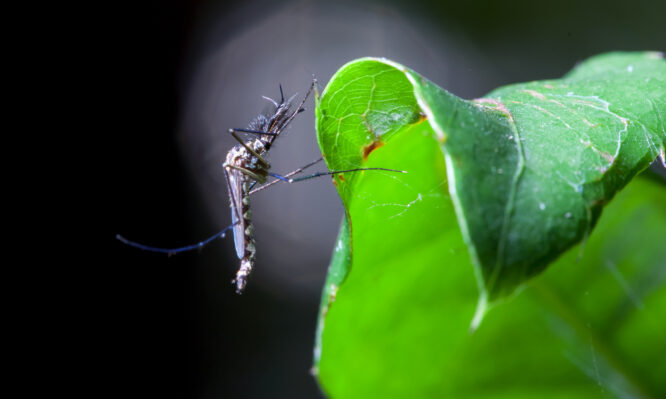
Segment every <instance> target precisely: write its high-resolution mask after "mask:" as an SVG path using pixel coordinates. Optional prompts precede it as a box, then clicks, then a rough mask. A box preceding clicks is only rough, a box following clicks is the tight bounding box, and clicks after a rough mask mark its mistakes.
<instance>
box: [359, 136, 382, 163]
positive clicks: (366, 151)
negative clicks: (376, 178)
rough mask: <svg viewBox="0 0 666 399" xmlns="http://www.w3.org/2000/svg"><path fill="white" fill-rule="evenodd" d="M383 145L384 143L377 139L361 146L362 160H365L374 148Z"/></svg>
mask: <svg viewBox="0 0 666 399" xmlns="http://www.w3.org/2000/svg"><path fill="white" fill-rule="evenodd" d="M383 145H384V143H383V142H381V141H379V140H375V141H373V142H372V143H370V144H368V145H366V146H365V147H363V160H364V161H367V160H368V156H370V153H371V152H373V151H374V150H376V149H377V148H379V147H382V146H383Z"/></svg>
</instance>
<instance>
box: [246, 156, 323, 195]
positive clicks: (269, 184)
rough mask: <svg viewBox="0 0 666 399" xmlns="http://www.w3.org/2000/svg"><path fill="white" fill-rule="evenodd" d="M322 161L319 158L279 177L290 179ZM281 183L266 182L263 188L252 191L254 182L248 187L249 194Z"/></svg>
mask: <svg viewBox="0 0 666 399" xmlns="http://www.w3.org/2000/svg"><path fill="white" fill-rule="evenodd" d="M322 160H324V158H319V159H317V160H315V161H312V162H310V163H309V164H307V165H305V166H302V167H300V168H298V169H296V170H294V171H291V172H289V173H287V174H286V175H284V176H281V177H285V178H286V177H291V176H293V175H295V174H298V173H301V172H302V171H304V170H305V169H307V168H309V167H311V166H313V165H316V164H318V163H319V162H321V161H322ZM276 179H277V178H276ZM281 181H283V180H282V179H277V180H273V181H271V182H268V183H266V184H264V185H263V186H260V187H257V188H255V189H254V190H252V187H254V185H255V183H256V182H255V183H253V184H252V186H251V187H250V194H254V193H257V192H259V191H261V190H263V189H266V188H268V187H270V186H272V185H273V184H275V183H279V182H281Z"/></svg>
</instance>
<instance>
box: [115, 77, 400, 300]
mask: <svg viewBox="0 0 666 399" xmlns="http://www.w3.org/2000/svg"><path fill="white" fill-rule="evenodd" d="M316 84H317V80H316V79H315V78H313V79H312V84H311V85H310V88H309V89H308V91H307V93H306V94H305V96H304V97H303V100H301V102H300V104H299V105H298V107H296V108H293V107H292V105H293V104H292V101H293V100H294V98H295V97H296V95H293V96H291V97H290V98H288V99H285V97H284V92H283V91H282V85H279V87H280V101H279V102H278V101H275V100H273V99H272V98H269V97H265V96H263V98H264V99H265V100H267V101H269V102H270V103H271V104H272V105H273V107H274V110H273V112H272V113H270V114H268V115H267V114H259V116H257V117H256V118H254V119H253V120H252V121H251V122H250V123H249V125H248V127H247V128H245V129H242V128H235V129H229V133H231V135H232V136H233V137H234V138H235V139H236V140H237V141H238V143H239V144H236V145H235V146H234V147H233V148H232V149H231V150H230V151H229V152H228V153H227V157H226V159H225V161H224V163H223V164H222V170H223V171H224V176H225V178H226V180H227V188H228V191H229V203H230V208H231V225H229V226H227V227H226V228H225V229H224V230H222V231H220V232H218V233H216V234H214V235H213V236H211V237H208V238H207V239H205V240H203V241H200V242H198V243H196V244H193V245H187V246H184V247H180V248H157V247H151V246H147V245H143V244H139V243H137V242H134V241H130V240H127V239H126V238H124V237H122V236H121V235H117V236H116V238H117V239H118V240H120V241H121V242H123V243H124V244H127V245H130V246H132V247H135V248H139V249H142V250H146V251H151V252H162V253H166V254H169V255H173V254H177V253H180V252H185V251H192V250H195V249H200V248H203V247H204V246H206V245H208V244H209V243H210V242H211V241H213V240H215V239H216V238H222V237H225V235H226V233H227V232H228V231H229V230H232V231H233V235H234V245H235V247H236V255H237V256H238V259H240V268H239V269H238V272H237V273H236V277H235V278H234V279H233V280H232V283H233V284H234V285H235V286H236V293H238V294H241V293H242V292H243V290H244V289H245V286H246V285H247V279H248V276H249V275H250V273H251V272H252V269H253V267H254V262H255V257H256V247H255V242H254V230H253V226H252V219H251V218H252V217H251V212H250V195H251V194H254V193H256V192H258V191H261V190H263V189H266V188H268V187H269V186H271V185H273V184H275V183H278V182H286V183H295V182H300V181H305V180H309V179H313V178H316V177H320V176H327V175H334V174H339V173H349V172H358V171H363V170H384V171H389V172H397V173H406V172H405V171H402V170H394V169H387V168H354V169H345V170H335V171H328V172H317V173H314V174H311V175H307V176H302V177H297V178H292V177H291V176H294V175H296V174H298V173H301V172H303V171H304V170H305V169H307V168H309V167H311V166H313V165H315V164H317V163H318V162H320V161H322V160H323V158H319V159H317V160H315V161H313V162H310V163H309V164H307V165H305V166H303V167H300V168H298V169H296V170H294V171H292V172H290V173H287V174H286V175H284V176H282V175H279V174H277V173H272V172H271V171H270V168H271V165H270V163H268V161H267V160H266V158H265V155H266V153H267V152H268V150H270V148H271V146H272V145H273V142H274V141H275V139H277V137H278V136H279V135H280V134H281V133H282V132H283V131H284V129H285V128H286V127H287V126H288V125H289V123H290V122H291V121H292V120H293V119H294V118H295V117H296V115H298V114H299V113H301V112H303V111H305V108H304V107H303V106H304V105H305V101H306V100H307V99H308V97H309V96H310V93H311V92H312V90H313V89H314V88H315V86H316ZM315 91H316V90H315ZM315 94H316V93H315ZM238 133H246V134H253V135H255V136H256V138H254V139H251V140H247V141H244V140H243V139H242V138H241V137H240V136H239V135H238ZM269 177H273V178H274V179H275V180H272V181H270V182H268V178H269ZM257 185H259V187H256V188H255V186H257Z"/></svg>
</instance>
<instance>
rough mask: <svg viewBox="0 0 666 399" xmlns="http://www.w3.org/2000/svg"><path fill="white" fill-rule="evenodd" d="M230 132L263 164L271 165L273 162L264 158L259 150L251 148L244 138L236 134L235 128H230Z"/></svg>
mask: <svg viewBox="0 0 666 399" xmlns="http://www.w3.org/2000/svg"><path fill="white" fill-rule="evenodd" d="M229 132H230V133H231V135H232V136H234V138H235V139H236V140H238V142H239V143H241V145H242V146H243V147H245V149H246V150H248V151H249V152H250V154H252V155H254V156H255V157H256V158H257V159H258V160H259V162H261V163H262V164H264V165H265V166H266V167H267V168H268V167H270V165H271V164H269V163H268V161H267V160H265V159H264V158H262V156H261V155H259V154H257V152H256V151H255V150H254V149H252V148H250V146H249V145H247V144H245V142H244V141H243V139H241V138H240V137H238V135H237V134H236V132H234V130H233V129H229Z"/></svg>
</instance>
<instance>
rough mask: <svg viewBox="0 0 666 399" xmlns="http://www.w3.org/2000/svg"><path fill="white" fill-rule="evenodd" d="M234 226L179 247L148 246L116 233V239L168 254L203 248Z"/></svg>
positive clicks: (150, 250)
mask: <svg viewBox="0 0 666 399" xmlns="http://www.w3.org/2000/svg"><path fill="white" fill-rule="evenodd" d="M232 227H234V225H233V224H232V225H230V226H227V227H225V228H224V230H222V231H220V232H217V233H215V234H214V235H212V236H210V237H208V238H206V239H205V240H203V241H199V242H198V243H196V244H192V245H186V246H184V247H178V248H158V247H151V246H148V245H143V244H139V243H138V242H135V241H130V240H128V239H127V238H125V237H123V236H121V235H120V234H116V240H118V241H120V242H122V243H123V244H126V245H129V246H131V247H134V248H139V249H142V250H144V251H149V252H161V253H165V254H168V255H175V254H177V253H180V252H186V251H193V250H195V249H201V248H203V247H205V246H206V245H208V244H210V243H211V241H213V240H215V239H216V238H223V237H224V236H225V234H226V233H227V230H229V229H230V228H232Z"/></svg>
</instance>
